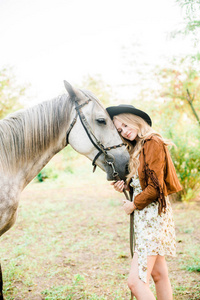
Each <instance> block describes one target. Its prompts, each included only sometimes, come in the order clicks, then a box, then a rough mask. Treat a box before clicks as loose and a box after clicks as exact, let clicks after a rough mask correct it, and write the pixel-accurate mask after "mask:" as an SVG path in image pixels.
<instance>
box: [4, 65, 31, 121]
mask: <svg viewBox="0 0 200 300" xmlns="http://www.w3.org/2000/svg"><path fill="white" fill-rule="evenodd" d="M25 90H26V87H20V86H18V85H17V84H16V80H15V76H14V75H13V73H12V70H11V69H10V68H3V69H2V70H0V118H3V117H5V116H6V115H7V114H8V113H11V112H12V111H15V110H17V109H19V108H22V104H20V101H19V100H20V98H21V97H22V96H23V95H24V93H25Z"/></svg>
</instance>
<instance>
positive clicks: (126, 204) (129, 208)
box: [123, 200, 136, 215]
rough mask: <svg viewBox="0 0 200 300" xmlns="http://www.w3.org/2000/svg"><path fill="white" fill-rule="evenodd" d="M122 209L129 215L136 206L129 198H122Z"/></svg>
mask: <svg viewBox="0 0 200 300" xmlns="http://www.w3.org/2000/svg"><path fill="white" fill-rule="evenodd" d="M123 209H124V211H125V213H126V214H127V215H130V214H131V213H132V212H133V211H134V210H135V209H136V206H135V204H134V203H133V202H131V201H129V200H123Z"/></svg>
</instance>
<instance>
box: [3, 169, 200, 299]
mask: <svg viewBox="0 0 200 300" xmlns="http://www.w3.org/2000/svg"><path fill="white" fill-rule="evenodd" d="M83 174H84V173H82V171H81V172H78V171H76V172H75V173H74V174H67V175H65V176H63V177H62V176H61V178H60V179H59V180H55V181H48V180H47V181H45V182H44V183H35V182H33V183H31V184H30V185H29V186H28V187H27V188H26V189H25V191H24V192H23V193H22V197H21V201H20V207H19V213H18V219H17V222H16V224H15V226H14V227H13V228H12V229H11V230H10V231H9V232H8V233H6V234H5V235H4V236H3V237H2V240H1V250H0V254H1V264H2V268H3V276H4V294H5V299H6V300H8V299H15V300H28V299H31V300H42V299H43V300H44V299H51V300H53V299H59V300H61V299H65V300H70V299H73V300H77V299H90V300H94V299H101V300H114V299H121V300H122V299H124V300H128V299H130V292H129V290H128V287H127V276H128V272H129V265H130V262H131V258H130V250H129V217H128V216H127V215H125V213H124V211H123V210H122V208H121V201H122V199H123V195H122V194H119V193H117V192H115V191H114V190H113V188H112V187H111V186H110V184H109V183H108V182H107V181H106V178H105V174H104V173H103V172H102V171H97V173H96V174H94V175H92V174H89V175H88V174H87V178H86V176H84V175H83ZM196 200H197V201H193V202H190V203H180V202H179V203H172V205H173V211H174V219H175V223H176V235H177V257H176V258H168V260H167V261H168V266H169V274H170V279H171V282H172V286H173V291H174V299H175V300H182V299H185V300H194V299H196V300H197V299H200V249H199V248H200V247H199V245H200V231H199V225H200V201H198V200H199V199H196ZM151 288H152V290H153V291H154V285H153V283H151ZM154 292H155V291H154Z"/></svg>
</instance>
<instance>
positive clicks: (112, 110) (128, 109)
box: [106, 105, 152, 126]
mask: <svg viewBox="0 0 200 300" xmlns="http://www.w3.org/2000/svg"><path fill="white" fill-rule="evenodd" d="M106 110H107V112H108V114H109V116H110V117H111V119H112V120H113V117H114V116H116V115H120V114H124V113H128V114H133V115H136V116H138V117H141V118H142V119H143V120H144V121H146V122H147V124H148V125H149V126H152V121H151V118H150V117H149V115H148V114H147V113H145V112H144V111H142V110H140V109H137V108H135V107H132V106H123V105H119V106H109V107H107V108H106Z"/></svg>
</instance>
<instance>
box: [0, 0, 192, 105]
mask: <svg viewBox="0 0 200 300" xmlns="http://www.w3.org/2000/svg"><path fill="white" fill-rule="evenodd" d="M182 22H183V16H182V11H181V8H180V6H178V5H177V4H176V3H175V0H162V1H160V0H152V1H149V0H141V1H135V0H123V1H122V0H119V1H116V0H101V1H97V0H84V1H81V0H48V1H47V0H28V1H27V0H0V40H1V46H0V68H2V67H5V66H6V67H7V66H9V67H12V68H13V72H14V74H15V76H16V79H17V82H18V83H20V84H28V85H29V88H28V89H27V91H26V97H25V98H24V101H25V104H26V105H28V104H29V103H36V102H39V101H43V100H47V99H51V98H53V97H55V96H57V95H59V94H60V93H62V92H63V91H64V88H63V80H64V79H66V80H67V81H69V82H70V83H71V84H73V85H76V86H77V87H79V86H81V85H82V81H83V79H84V78H87V76H97V75H98V76H99V78H101V80H103V81H104V82H105V83H106V84H107V85H110V86H111V87H112V91H113V94H116V93H117V97H118V98H121V99H123V101H126V100H127V101H129V100H130V99H132V98H133V95H136V94H137V93H138V92H139V91H140V88H141V87H143V85H142V82H141V76H143V75H144V76H146V77H147V76H148V75H147V72H148V71H149V70H150V69H152V68H153V67H154V66H156V65H158V64H159V65H162V64H166V63H167V61H168V60H169V59H170V58H171V57H172V56H173V55H180V56H181V55H182V54H187V53H189V52H190V53H191V51H192V49H191V44H189V43H188V42H187V39H186V38H184V39H183V38H176V39H173V38H171V37H170V35H171V32H172V31H173V30H175V29H178V28H179V27H180V25H181V23H182ZM149 76H151V77H152V75H150V74H149ZM151 81H152V78H151ZM145 84H147V85H148V83H147V81H146V83H145ZM151 84H152V82H151Z"/></svg>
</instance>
